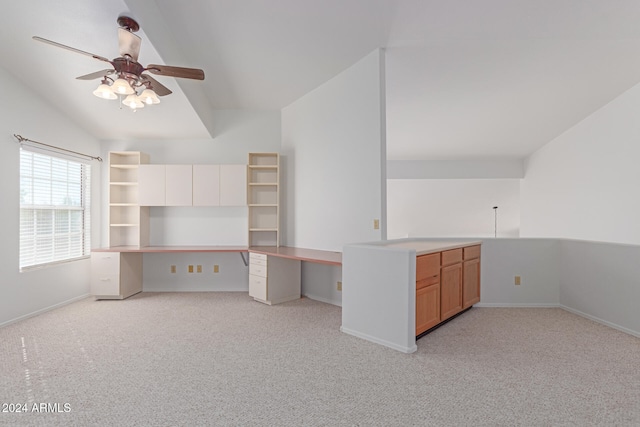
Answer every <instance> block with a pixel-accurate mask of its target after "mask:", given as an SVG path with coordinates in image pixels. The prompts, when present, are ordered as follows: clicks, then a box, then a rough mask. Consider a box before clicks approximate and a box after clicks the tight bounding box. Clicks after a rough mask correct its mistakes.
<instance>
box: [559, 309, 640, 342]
mask: <svg viewBox="0 0 640 427" xmlns="http://www.w3.org/2000/svg"><path fill="white" fill-rule="evenodd" d="M559 307H560V308H562V309H563V310H566V311H568V312H569V313H573V314H577V315H578V316H581V317H584V318H587V319H589V320H593V321H594V322H596V323H600V324H602V325H605V326H608V327H610V328H613V329H616V330H618V331H620V332H624V333H626V334H629V335H633V336H634V337H638V338H640V332H638V331H634V330H633V329H629V328H625V327H624V326H620V325H617V324H615V323H612V322H609V321H606V320H603V319H600V318H599V317H596V316H592V315H590V314H587V313H583V312H582V311H580V310H576V309H574V308H571V307H567V306H566V305H562V304H560V306H559Z"/></svg>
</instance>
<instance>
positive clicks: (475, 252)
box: [464, 245, 480, 260]
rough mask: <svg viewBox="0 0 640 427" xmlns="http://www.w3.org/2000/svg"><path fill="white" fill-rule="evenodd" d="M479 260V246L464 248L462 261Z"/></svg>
mask: <svg viewBox="0 0 640 427" xmlns="http://www.w3.org/2000/svg"><path fill="white" fill-rule="evenodd" d="M474 258H480V245H477V246H467V247H466V248H464V259H465V260H468V259H474Z"/></svg>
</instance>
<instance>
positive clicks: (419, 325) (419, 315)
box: [416, 283, 440, 335]
mask: <svg viewBox="0 0 640 427" xmlns="http://www.w3.org/2000/svg"><path fill="white" fill-rule="evenodd" d="M438 323H440V283H435V284H433V285H429V286H426V287H423V288H420V289H418V290H417V291H416V335H420V334H421V333H423V332H424V331H426V330H427V329H429V328H431V327H433V326H436V325H437V324H438Z"/></svg>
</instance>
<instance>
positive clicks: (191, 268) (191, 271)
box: [189, 265, 193, 273]
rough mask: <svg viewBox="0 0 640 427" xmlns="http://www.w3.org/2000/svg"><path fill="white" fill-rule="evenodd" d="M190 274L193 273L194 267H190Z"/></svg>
mask: <svg viewBox="0 0 640 427" xmlns="http://www.w3.org/2000/svg"><path fill="white" fill-rule="evenodd" d="M189 273H193V265H190V266H189Z"/></svg>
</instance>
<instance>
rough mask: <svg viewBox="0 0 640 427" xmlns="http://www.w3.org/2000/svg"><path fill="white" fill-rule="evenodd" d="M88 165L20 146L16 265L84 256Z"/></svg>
mask: <svg viewBox="0 0 640 427" xmlns="http://www.w3.org/2000/svg"><path fill="white" fill-rule="evenodd" d="M90 168H91V166H89V165H87V164H84V163H78V162H74V161H70V160H67V159H63V158H58V157H53V156H49V155H46V154H42V153H39V152H35V151H30V150H26V149H24V147H23V148H22V149H21V150H20V269H21V270H22V269H25V268H28V267H35V266H41V265H45V264H50V263H55V262H61V261H68V260H73V259H78V258H82V257H85V256H88V255H89V253H90V251H91V241H90V209H89V206H90V194H89V193H90V192H89V189H90V176H91V174H90Z"/></svg>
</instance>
